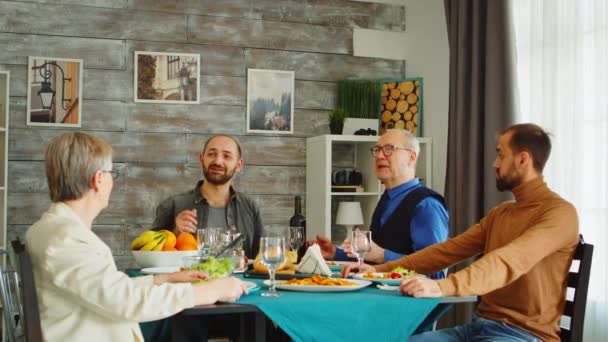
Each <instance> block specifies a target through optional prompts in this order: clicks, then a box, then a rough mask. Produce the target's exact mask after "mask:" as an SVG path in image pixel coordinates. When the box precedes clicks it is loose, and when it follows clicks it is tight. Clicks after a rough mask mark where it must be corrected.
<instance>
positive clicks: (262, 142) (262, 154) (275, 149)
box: [186, 134, 306, 166]
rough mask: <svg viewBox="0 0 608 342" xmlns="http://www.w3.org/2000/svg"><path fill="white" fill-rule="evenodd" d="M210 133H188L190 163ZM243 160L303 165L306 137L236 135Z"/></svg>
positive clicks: (269, 163)
mask: <svg viewBox="0 0 608 342" xmlns="http://www.w3.org/2000/svg"><path fill="white" fill-rule="evenodd" d="M209 137H210V135H194V134H188V135H187V137H186V139H187V142H186V145H187V146H188V156H189V160H188V161H189V162H190V163H196V162H197V160H198V155H199V154H200V152H201V150H202V148H203V146H204V144H205V142H206V141H207V139H209ZM235 138H237V140H238V141H239V143H240V144H241V148H242V150H243V160H244V161H245V163H246V164H252V165H301V166H303V165H305V161H306V139H304V138H292V137H289V138H285V137H277V136H265V135H246V136H236V137H235Z"/></svg>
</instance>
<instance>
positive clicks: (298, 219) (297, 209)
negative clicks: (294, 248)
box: [289, 196, 306, 260]
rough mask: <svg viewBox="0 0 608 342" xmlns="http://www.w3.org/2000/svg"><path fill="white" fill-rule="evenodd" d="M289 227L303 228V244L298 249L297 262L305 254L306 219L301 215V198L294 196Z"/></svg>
mask: <svg viewBox="0 0 608 342" xmlns="http://www.w3.org/2000/svg"><path fill="white" fill-rule="evenodd" d="M289 226H290V227H303V228H304V243H303V244H302V246H300V248H299V249H298V260H299V259H301V258H302V256H303V255H304V254H305V253H306V218H305V217H304V215H302V197H300V196H296V198H295V203H294V211H293V216H292V217H291V218H290V219H289Z"/></svg>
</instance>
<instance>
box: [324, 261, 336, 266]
mask: <svg viewBox="0 0 608 342" xmlns="http://www.w3.org/2000/svg"><path fill="white" fill-rule="evenodd" d="M325 263H326V264H327V266H338V264H336V263H335V262H333V261H326V262H325Z"/></svg>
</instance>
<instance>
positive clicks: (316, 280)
mask: <svg viewBox="0 0 608 342" xmlns="http://www.w3.org/2000/svg"><path fill="white" fill-rule="evenodd" d="M279 284H281V285H317V286H357V285H359V284H358V283H355V282H352V281H348V280H344V279H339V278H330V277H324V276H322V275H320V274H317V275H314V276H312V277H310V278H302V279H297V278H291V279H290V280H288V281H283V282H280V283H279Z"/></svg>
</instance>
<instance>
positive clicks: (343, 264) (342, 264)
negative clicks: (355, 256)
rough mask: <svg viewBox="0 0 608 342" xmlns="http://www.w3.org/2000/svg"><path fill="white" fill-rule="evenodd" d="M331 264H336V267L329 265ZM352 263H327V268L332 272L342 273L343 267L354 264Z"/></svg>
mask: <svg viewBox="0 0 608 342" xmlns="http://www.w3.org/2000/svg"><path fill="white" fill-rule="evenodd" d="M329 263H334V264H335V265H329ZM352 263H353V262H352V261H333V260H332V261H327V264H328V265H327V267H329V269H330V270H332V271H341V270H342V267H343V266H345V265H348V264H352Z"/></svg>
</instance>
